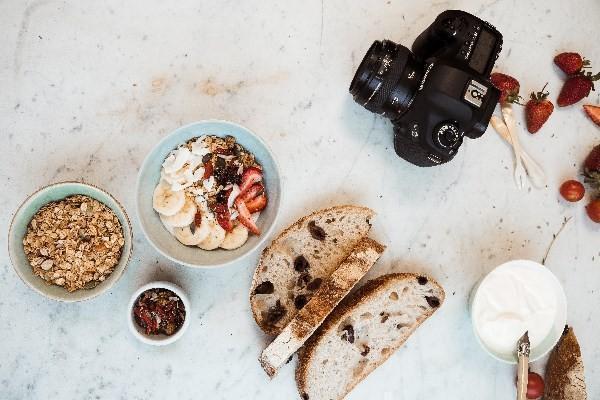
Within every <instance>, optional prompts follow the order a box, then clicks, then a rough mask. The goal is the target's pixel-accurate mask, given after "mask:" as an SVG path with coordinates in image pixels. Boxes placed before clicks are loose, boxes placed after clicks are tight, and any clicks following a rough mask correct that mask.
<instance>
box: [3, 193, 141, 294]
mask: <svg viewBox="0 0 600 400" xmlns="http://www.w3.org/2000/svg"><path fill="white" fill-rule="evenodd" d="M8 250H9V255H10V259H11V262H12V265H13V267H14V268H15V271H16V272H17V274H18V275H19V277H20V278H21V279H22V280H23V282H25V283H26V284H27V285H28V286H29V287H31V288H32V289H33V290H35V291H36V292H38V293H40V294H42V295H44V296H46V297H48V298H50V299H53V300H60V301H65V302H74V301H81V300H87V299H90V298H92V297H95V296H98V295H99V294H101V293H103V292H106V291H107V290H109V289H110V287H111V286H112V285H113V284H115V282H117V280H118V279H119V278H120V277H121V275H122V274H123V271H124V270H125V267H126V265H127V263H128V262H129V258H130V256H131V250H132V232H131V224H130V222H129V217H128V216H127V213H126V212H125V209H124V208H123V207H122V206H121V205H120V204H119V202H118V201H117V200H116V199H115V198H114V197H112V196H111V195H110V194H109V193H107V192H105V191H104V190H102V189H100V188H97V187H95V186H92V185H88V184H84V183H80V182H60V183H55V184H52V185H49V186H46V187H43V188H41V189H39V190H38V191H37V192H35V193H33V194H32V195H31V196H29V197H28V198H27V199H26V200H25V201H24V202H23V204H22V205H21V206H20V207H19V209H18V210H17V212H16V213H15V215H14V217H13V220H12V223H11V225H10V230H9V234H8Z"/></svg>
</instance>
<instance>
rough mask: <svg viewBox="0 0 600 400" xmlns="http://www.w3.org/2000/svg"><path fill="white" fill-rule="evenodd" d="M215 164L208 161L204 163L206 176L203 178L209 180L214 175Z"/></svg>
mask: <svg viewBox="0 0 600 400" xmlns="http://www.w3.org/2000/svg"><path fill="white" fill-rule="evenodd" d="M213 170H214V168H213V163H212V162H211V161H207V162H205V163H204V175H203V176H202V178H204V179H208V178H210V176H211V175H212V174H213Z"/></svg>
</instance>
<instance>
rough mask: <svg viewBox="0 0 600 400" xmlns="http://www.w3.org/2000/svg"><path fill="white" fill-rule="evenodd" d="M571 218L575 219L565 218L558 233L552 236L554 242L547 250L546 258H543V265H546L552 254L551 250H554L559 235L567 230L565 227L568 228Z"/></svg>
mask: <svg viewBox="0 0 600 400" xmlns="http://www.w3.org/2000/svg"><path fill="white" fill-rule="evenodd" d="M571 218H573V217H569V218H565V220H564V221H563V223H562V226H561V227H560V229H559V230H558V232H556V233H555V234H553V235H552V241H551V242H550V245H549V246H548V250H546V255H545V256H544V258H542V265H546V260H547V259H548V254H550V250H552V246H553V245H554V242H555V241H556V239H557V238H558V235H560V233H561V232H562V231H563V229H565V226H567V224H568V223H569V221H570V220H571Z"/></svg>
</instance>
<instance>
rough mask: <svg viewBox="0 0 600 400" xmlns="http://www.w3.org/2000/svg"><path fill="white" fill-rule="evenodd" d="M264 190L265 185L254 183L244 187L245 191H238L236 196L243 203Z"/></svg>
mask: <svg viewBox="0 0 600 400" xmlns="http://www.w3.org/2000/svg"><path fill="white" fill-rule="evenodd" d="M264 191H265V187H264V186H263V185H262V184H260V183H255V184H254V185H252V186H250V187H249V188H248V189H246V191H245V192H243V193H241V192H240V194H239V195H238V197H239V198H241V199H242V201H243V202H244V203H248V201H249V200H252V199H253V198H255V197H256V196H260V195H261V194H263V193H264Z"/></svg>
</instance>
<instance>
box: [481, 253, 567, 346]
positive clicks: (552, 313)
mask: <svg viewBox="0 0 600 400" xmlns="http://www.w3.org/2000/svg"><path fill="white" fill-rule="evenodd" d="M558 303H559V301H558V298H557V290H556V278H555V277H554V276H553V275H552V274H551V273H550V272H549V271H548V270H547V269H546V267H544V266H541V265H539V264H536V263H533V262H526V261H521V262H520V261H515V262H510V263H507V264H504V265H502V266H500V267H498V268H496V269H495V270H493V271H492V272H491V273H490V274H488V275H487V276H486V277H485V278H484V279H483V281H482V282H481V284H480V285H479V287H478V288H477V291H476V293H475V294H474V299H473V303H472V308H471V316H472V319H473V326H474V328H475V331H476V334H477V335H478V336H479V339H480V340H481V341H482V343H483V344H484V346H486V347H487V348H488V349H489V350H491V351H492V352H493V353H496V354H502V355H511V354H514V353H515V350H516V346H517V341H518V340H519V338H520V337H521V336H522V335H523V334H524V333H525V331H529V340H530V342H531V348H532V350H533V349H535V348H536V347H538V346H540V344H541V343H542V342H543V341H544V340H545V339H546V338H547V337H548V336H549V334H550V333H551V332H552V330H553V326H554V324H555V321H556V318H557V312H558V308H559V304H558Z"/></svg>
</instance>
